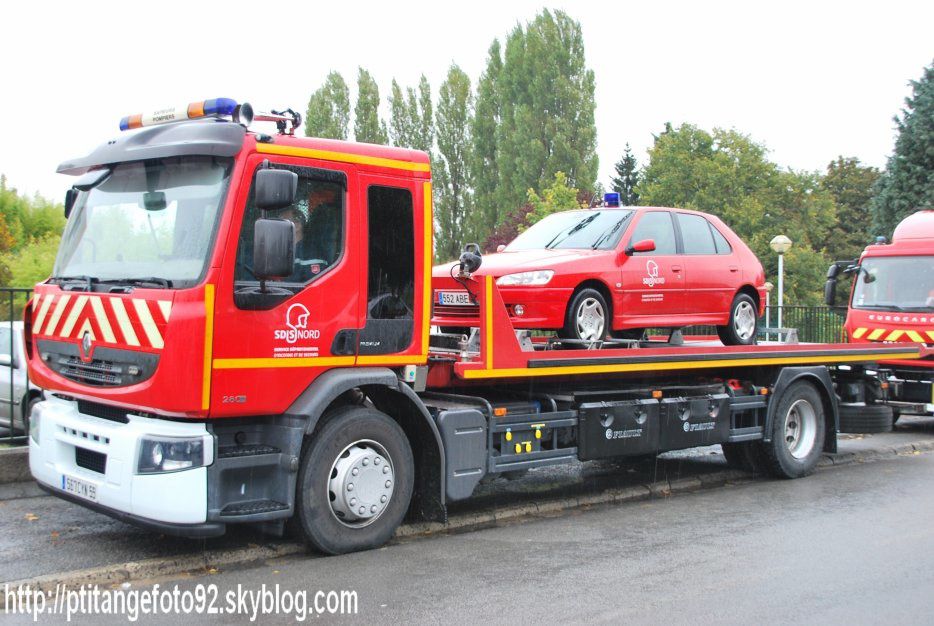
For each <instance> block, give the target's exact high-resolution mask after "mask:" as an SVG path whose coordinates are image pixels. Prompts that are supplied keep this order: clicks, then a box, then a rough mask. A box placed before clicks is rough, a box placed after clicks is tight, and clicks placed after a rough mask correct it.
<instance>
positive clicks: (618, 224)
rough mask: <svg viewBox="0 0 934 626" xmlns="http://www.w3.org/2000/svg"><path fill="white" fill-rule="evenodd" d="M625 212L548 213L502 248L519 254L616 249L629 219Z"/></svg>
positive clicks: (622, 210)
mask: <svg viewBox="0 0 934 626" xmlns="http://www.w3.org/2000/svg"><path fill="white" fill-rule="evenodd" d="M632 214H633V212H632V211H631V210H629V209H586V210H581V211H564V212H561V213H552V214H551V215H549V216H548V217H546V218H544V219H542V220H541V221H540V222H536V223H535V224H533V225H532V226H530V227H529V229H528V230H526V231H525V232H523V233H521V234H520V235H519V236H518V237H516V238H515V239H513V240H512V243H510V244H509V245H508V246H506V251H507V252H517V251H519V250H550V249H568V248H570V249H587V248H589V249H593V250H609V249H612V248H615V247H616V244H617V243H619V239H620V237H622V235H623V232H624V231H625V230H626V225H627V224H628V223H629V220H630V219H631V218H632Z"/></svg>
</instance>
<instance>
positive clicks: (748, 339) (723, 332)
mask: <svg viewBox="0 0 934 626" xmlns="http://www.w3.org/2000/svg"><path fill="white" fill-rule="evenodd" d="M757 320H758V315H756V303H755V302H754V301H753V299H752V298H750V297H749V296H748V295H746V294H745V293H738V294H736V297H735V298H733V304H732V305H730V319H729V322H727V325H726V326H717V335H718V336H719V337H720V341H722V342H723V345H725V346H748V345H752V344H754V343H756V323H757Z"/></svg>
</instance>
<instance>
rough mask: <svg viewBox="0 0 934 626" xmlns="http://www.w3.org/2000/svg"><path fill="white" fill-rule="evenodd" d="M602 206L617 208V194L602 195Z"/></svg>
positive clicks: (613, 192)
mask: <svg viewBox="0 0 934 626" xmlns="http://www.w3.org/2000/svg"><path fill="white" fill-rule="evenodd" d="M603 206H619V194H618V193H616V192H615V191H612V192H610V193H605V194H603Z"/></svg>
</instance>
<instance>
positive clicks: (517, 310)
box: [512, 304, 525, 317]
mask: <svg viewBox="0 0 934 626" xmlns="http://www.w3.org/2000/svg"><path fill="white" fill-rule="evenodd" d="M512 310H513V313H515V314H516V317H522V316H523V314H525V307H524V306H522V305H521V304H517V305H516V306H514V307H513V308H512Z"/></svg>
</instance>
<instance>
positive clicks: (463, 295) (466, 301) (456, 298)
mask: <svg viewBox="0 0 934 626" xmlns="http://www.w3.org/2000/svg"><path fill="white" fill-rule="evenodd" d="M438 304H446V305H452V306H470V305H471V304H472V302H471V301H470V294H468V293H467V292H466V291H439V292H438Z"/></svg>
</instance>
